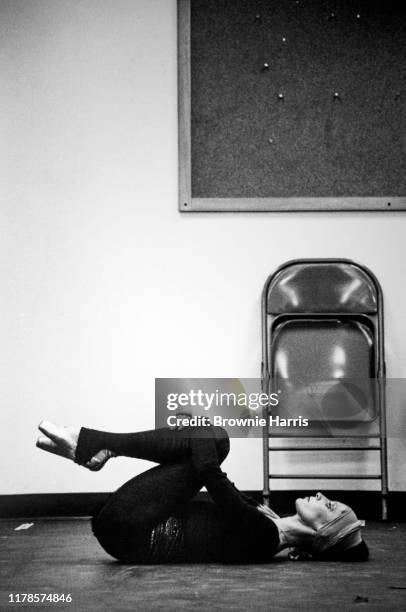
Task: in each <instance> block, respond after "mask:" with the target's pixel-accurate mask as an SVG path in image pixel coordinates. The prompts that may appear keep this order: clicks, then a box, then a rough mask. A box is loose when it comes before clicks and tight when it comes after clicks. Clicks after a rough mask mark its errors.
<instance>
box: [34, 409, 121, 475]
mask: <svg viewBox="0 0 406 612" xmlns="http://www.w3.org/2000/svg"><path fill="white" fill-rule="evenodd" d="M38 429H39V430H40V431H41V432H42V433H43V434H44V435H42V436H39V437H38V439H37V443H36V444H37V447H38V448H41V449H42V450H44V451H47V452H48V453H53V454H54V455H59V456H60V457H65V458H66V459H71V460H72V461H75V459H76V447H77V443H78V438H79V432H80V429H78V428H73V427H64V426H60V425H54V424H53V423H51V422H50V421H41V423H40V424H39V425H38ZM111 457H116V455H115V454H114V453H113V452H112V451H110V450H107V449H103V450H100V451H99V452H97V453H96V454H95V455H94V456H93V457H92V458H91V459H90V460H89V461H88V462H87V463H86V464H85V465H84V467H86V468H87V469H89V470H91V471H92V472H97V471H99V470H101V469H102V467H103V466H104V465H105V464H106V463H107V461H108V460H109V459H110V458H111Z"/></svg>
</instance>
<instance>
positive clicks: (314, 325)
mask: <svg viewBox="0 0 406 612" xmlns="http://www.w3.org/2000/svg"><path fill="white" fill-rule="evenodd" d="M262 305H263V372H264V375H265V376H267V377H268V378H269V379H274V382H275V381H277V380H279V381H283V380H284V381H285V383H282V387H283V388H285V387H286V388H289V389H290V394H289V396H286V395H285V402H284V404H285V408H289V410H290V411H291V412H292V411H293V412H294V410H293V406H292V404H293V403H294V402H296V401H297V403H298V405H297V409H298V410H299V412H300V410H301V409H302V407H303V406H301V405H302V404H303V402H304V401H305V398H307V400H309V397H310V396H312V395H313V396H314V394H315V389H317V391H316V394H317V395H318V396H319V400H320V402H323V413H324V416H327V414H326V412H327V413H328V416H329V418H330V419H332V420H336V419H338V420H340V419H343V418H347V419H349V420H352V419H358V418H360V417H362V419H364V418H365V415H366V414H368V418H374V417H375V416H376V414H377V406H372V405H370V406H369V408H368V410H365V406H361V405H360V410H358V409H356V410H355V409H354V402H353V400H352V399H351V407H350V406H349V405H347V406H345V404H348V400H344V396H342V395H341V396H339V395H338V394H337V389H338V388H339V387H337V383H338V382H339V381H341V382H342V383H343V384H346V385H347V387H348V386H350V387H351V388H355V387H357V388H358V390H359V394H360V396H361V395H363V396H364V397H367V396H368V395H369V388H370V379H372V378H376V377H379V375H380V373H382V370H383V368H382V365H381V364H382V363H383V314H382V292H381V289H380V285H379V283H378V281H377V280H376V278H375V277H374V275H373V274H372V273H371V272H370V271H369V270H367V269H366V268H364V267H362V266H360V265H358V264H356V263H354V262H352V261H349V260H300V261H298V260H296V261H292V262H288V263H286V264H284V265H283V266H281V267H280V268H279V269H278V270H277V271H276V272H275V273H274V274H272V275H271V276H270V277H269V278H268V280H267V282H266V284H265V287H264V292H263V302H262ZM278 384H279V383H278ZM314 384H316V385H317V387H314ZM332 389H334V397H333V395H332ZM340 389H341V387H340ZM292 393H293V395H292ZM295 394H296V395H295ZM346 394H347V392H346ZM347 396H348V394H347ZM332 397H333V400H332V399H331V398H332ZM339 397H342V400H339V399H338V398H339ZM348 397H349V396H348ZM307 400H306V401H307ZM327 400H328V402H329V409H328V410H326V406H327V404H326V401H327ZM312 401H313V400H312ZM320 402H319V404H320ZM287 403H288V404H289V406H287ZM308 403H309V401H308ZM313 403H314V402H313ZM333 403H334V410H333V409H332V406H333ZM365 403H368V404H369V403H370V402H369V401H367V400H365V402H361V404H363V405H364V404H365ZM340 404H341V405H340ZM346 408H347V409H346ZM349 408H350V409H349ZM362 419H361V418H360V420H362Z"/></svg>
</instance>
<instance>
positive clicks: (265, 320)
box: [261, 258, 388, 520]
mask: <svg viewBox="0 0 406 612" xmlns="http://www.w3.org/2000/svg"><path fill="white" fill-rule="evenodd" d="M307 263H309V264H324V263H326V264H331V263H336V264H350V265H351V266H355V267H357V268H359V269H360V270H362V272H363V273H364V274H366V275H367V276H368V277H369V279H370V280H371V281H372V283H373V285H374V288H375V291H376V299H377V313H376V324H374V338H375V372H374V378H376V381H377V387H378V393H377V404H378V406H377V407H378V425H379V433H378V434H373V435H371V434H368V435H364V436H360V435H358V436H349V437H344V436H343V437H342V438H335V439H332V440H331V438H330V439H329V438H326V437H325V436H307V437H306V436H300V439H301V440H302V439H304V440H306V439H307V440H309V441H313V444H309V445H306V446H304V445H302V444H297V438H295V437H294V436H292V435H291V434H278V436H277V437H278V438H284V439H289V438H290V439H291V440H292V441H293V440H295V441H296V444H289V445H288V446H271V444H270V432H269V426H268V424H267V425H266V426H265V427H264V428H263V469H264V472H263V476H264V487H263V500H264V503H265V504H266V505H269V498H270V480H271V479H274V478H283V479H286V480H290V479H304V480H305V479H307V480H311V479H315V480H317V479H323V480H333V479H334V480H341V479H343V480H344V479H347V480H348V479H356V480H364V479H375V480H376V479H378V480H380V483H381V515H382V520H387V497H388V462H387V439H386V397H385V377H386V366H385V350H384V311H383V294H382V288H381V286H380V284H379V282H378V280H377V278H376V276H375V275H374V274H373V273H372V272H371V271H370V270H369V269H368V268H366V267H365V266H362V265H360V264H357V263H355V262H353V261H352V260H349V259H335V258H332V259H295V260H291V261H288V262H286V263H285V264H283V265H282V266H280V267H279V268H278V269H277V270H276V271H275V272H273V273H272V274H270V275H269V276H268V278H267V280H266V282H265V285H264V289H263V292H262V367H261V380H262V390H263V391H264V392H265V393H268V394H269V393H270V392H271V385H272V377H271V372H272V357H271V354H270V353H271V350H270V349H271V340H272V326H273V323H274V322H275V321H276V320H277V318H279V317H280V316H285V315H279V317H278V315H277V316H276V317H274V319H273V322H272V325H269V313H268V311H267V310H268V309H267V300H268V289H269V285H270V283H271V281H272V280H273V279H274V277H275V276H276V275H277V274H279V273H280V272H281V271H282V270H284V269H286V268H288V267H290V266H292V265H296V264H307ZM357 314H359V313H357ZM286 316H287V317H289V318H292V319H294V318H297V317H301V318H303V316H305V317H306V318H307V317H309V318H310V317H312V318H313V317H314V318H315V319H322V318H323V317H324V318H325V317H330V316H333V317H334V316H337V317H340V318H348V319H351V318H354V316H356V314H355V313H354V314H351V313H339V312H323V313H320V312H317V313H312V312H301V313H299V314H296V313H287V314H286ZM268 415H269V408H268V407H265V408H264V417H265V419H266V420H267V417H268ZM267 423H268V421H267ZM361 439H376V444H374V445H369V446H365V445H364V446H362V445H361V444H360V442H361ZM323 440H324V441H325V443H324V444H323V443H322V442H323ZM330 440H331V442H332V444H328V442H329V441H330ZM338 440H342V442H340V443H337V441H338ZM352 440H358V445H356V444H351V441H352ZM347 450H351V451H354V450H356V451H365V450H367V451H379V456H380V473H379V474H377V475H359V474H355V475H354V474H349V475H341V476H339V475H331V474H301V475H295V474H278V475H275V474H274V475H271V473H270V462H269V455H270V453H271V452H277V451H292V452H294V451H311V452H315V451H347Z"/></svg>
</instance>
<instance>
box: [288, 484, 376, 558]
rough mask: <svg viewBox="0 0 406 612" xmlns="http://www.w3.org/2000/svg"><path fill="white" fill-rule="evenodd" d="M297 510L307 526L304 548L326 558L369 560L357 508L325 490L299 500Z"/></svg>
mask: <svg viewBox="0 0 406 612" xmlns="http://www.w3.org/2000/svg"><path fill="white" fill-rule="evenodd" d="M295 505H296V514H297V517H298V518H299V520H300V522H301V523H302V524H303V527H304V548H305V549H307V550H308V551H309V552H310V553H311V555H312V557H313V558H316V559H320V560H326V561H333V560H335V561H366V560H367V559H368V556H369V552H368V547H367V545H366V544H365V542H364V541H363V539H362V536H361V527H362V522H361V521H359V520H358V519H357V517H356V515H355V513H354V511H353V510H352V509H351V508H350V507H349V506H346V505H345V504H343V503H341V502H339V501H332V500H330V499H328V498H327V497H326V496H325V495H323V494H322V493H316V495H314V496H310V497H304V498H299V499H297V500H296V504H295ZM309 534H310V535H309Z"/></svg>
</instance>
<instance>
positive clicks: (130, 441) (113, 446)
mask: <svg viewBox="0 0 406 612" xmlns="http://www.w3.org/2000/svg"><path fill="white" fill-rule="evenodd" d="M192 435H193V437H198V436H201V437H202V438H205V437H207V436H209V437H211V436H214V438H215V439H216V441H217V442H218V443H219V445H218V444H217V448H220V449H222V448H223V447H224V445H225V444H228V441H227V442H226V439H227V440H228V438H227V436H226V435H225V432H224V430H223V429H222V428H221V427H185V428H184V429H181V430H179V429H169V428H162V429H153V430H150V431H140V432H135V433H110V432H104V431H97V430H94V429H87V428H85V427H82V429H81V430H80V434H79V439H78V443H77V448H76V462H77V463H79V464H81V465H84V464H85V463H86V462H87V461H89V459H90V458H91V457H93V456H94V455H96V453H98V452H99V451H101V450H102V449H107V450H109V451H110V452H112V453H113V454H115V455H121V456H125V457H135V458H137V459H146V460H148V461H154V462H156V463H160V464H167V463H175V462H178V461H182V460H184V459H189V458H190V456H191V445H190V438H191V436H192ZM223 452H224V451H223Z"/></svg>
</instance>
